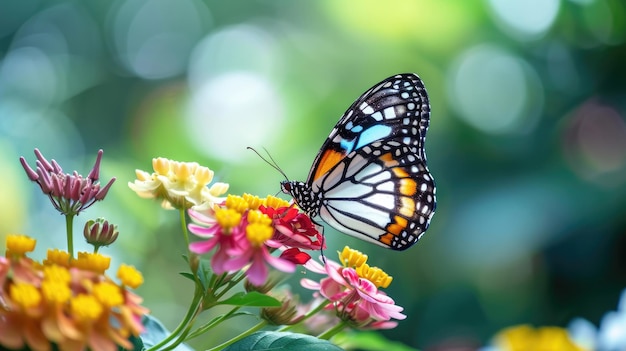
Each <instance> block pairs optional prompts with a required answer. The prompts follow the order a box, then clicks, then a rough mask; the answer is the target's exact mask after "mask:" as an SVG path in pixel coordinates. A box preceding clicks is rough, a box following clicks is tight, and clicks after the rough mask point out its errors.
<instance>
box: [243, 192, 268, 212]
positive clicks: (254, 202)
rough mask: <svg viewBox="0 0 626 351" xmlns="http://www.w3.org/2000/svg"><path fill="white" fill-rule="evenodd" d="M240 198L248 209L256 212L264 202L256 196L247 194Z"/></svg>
mask: <svg viewBox="0 0 626 351" xmlns="http://www.w3.org/2000/svg"><path fill="white" fill-rule="evenodd" d="M242 197H243V199H244V200H245V201H246V202H247V203H248V207H249V208H250V209H251V210H257V209H258V208H259V206H261V205H263V204H264V202H265V199H261V198H260V197H258V196H255V195H251V194H247V193H246V194H243V196H242Z"/></svg>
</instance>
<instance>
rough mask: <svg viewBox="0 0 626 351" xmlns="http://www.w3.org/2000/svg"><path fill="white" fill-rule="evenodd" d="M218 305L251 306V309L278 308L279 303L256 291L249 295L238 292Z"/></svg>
mask: <svg viewBox="0 0 626 351" xmlns="http://www.w3.org/2000/svg"><path fill="white" fill-rule="evenodd" d="M219 304H220V305H233V306H251V307H280V306H281V303H280V301H278V300H276V299H275V298H273V297H271V296H267V295H263V294H261V293H259V292H256V291H251V292H249V293H244V292H238V293H236V294H234V295H233V296H231V297H229V298H227V299H225V300H222V301H220V302H219Z"/></svg>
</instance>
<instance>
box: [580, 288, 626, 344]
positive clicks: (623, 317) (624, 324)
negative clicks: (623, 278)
mask: <svg viewBox="0 0 626 351" xmlns="http://www.w3.org/2000/svg"><path fill="white" fill-rule="evenodd" d="M568 330H569V334H570V335H571V338H572V340H574V341H575V342H576V343H577V344H578V345H581V346H583V347H584V348H586V349H589V350H602V351H617V350H624V349H626V289H624V290H623V291H622V293H621V296H620V299H619V302H618V306H617V310H616V311H609V312H607V313H606V314H605V315H604V316H603V317H602V319H601V320H600V326H599V327H598V328H596V327H595V326H594V325H593V324H592V323H591V322H589V321H588V320H586V319H584V318H575V319H574V320H572V321H571V322H570V323H569V325H568Z"/></svg>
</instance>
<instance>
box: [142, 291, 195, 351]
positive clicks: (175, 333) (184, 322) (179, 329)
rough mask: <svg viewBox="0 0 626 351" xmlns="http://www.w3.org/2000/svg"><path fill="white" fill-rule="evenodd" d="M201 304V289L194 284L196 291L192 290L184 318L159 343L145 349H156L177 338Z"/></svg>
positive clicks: (151, 350) (149, 350) (152, 350)
mask: <svg viewBox="0 0 626 351" xmlns="http://www.w3.org/2000/svg"><path fill="white" fill-rule="evenodd" d="M201 304H202V291H201V290H200V289H199V288H198V287H197V286H196V291H195V292H194V296H193V300H192V301H191V304H190V305H189V309H188V310H187V314H186V315H185V318H183V320H182V321H181V322H180V324H178V326H177V327H176V329H174V331H173V332H172V333H170V335H169V336H168V337H167V338H165V339H163V340H161V341H160V342H159V343H157V344H156V345H154V346H152V347H151V348H149V349H147V350H146V351H154V350H158V349H159V348H161V347H162V346H164V345H167V344H168V343H169V342H170V341H172V340H174V339H175V338H177V337H178V335H179V334H181V333H182V332H184V331H185V330H187V329H188V328H189V323H190V322H191V321H192V320H193V319H194V318H195V317H196V315H197V314H198V312H199V311H200V306H201Z"/></svg>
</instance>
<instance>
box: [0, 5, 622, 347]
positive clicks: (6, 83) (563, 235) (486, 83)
mask: <svg viewBox="0 0 626 351" xmlns="http://www.w3.org/2000/svg"><path fill="white" fill-rule="evenodd" d="M625 39H626V4H625V3H624V1H623V0H529V1H523V2H522V1H514V0H485V1H452V0H443V1H435V0H430V1H429V0H404V1H403V0H393V1H377V0H360V1H334V0H321V1H316V2H313V1H308V2H305V1H288V0H280V1H268V0H266V1H197V0H126V1H119V0H118V1H98V0H88V1H60V0H56V1H55V0H47V1H44V0H4V1H2V2H0V161H1V164H2V169H3V173H4V174H5V181H4V182H2V183H1V184H2V185H0V187H1V188H0V192H1V193H2V196H3V200H4V201H2V202H0V229H1V231H0V233H1V234H0V236H3V235H4V234H6V233H12V232H18V233H26V234H29V235H33V236H36V237H37V238H38V239H39V246H38V250H37V253H36V255H39V257H42V256H44V255H45V248H46V247H51V246H54V247H62V248H64V247H65V239H64V235H63V230H64V220H63V218H62V217H60V216H59V215H58V214H57V213H56V212H54V210H52V208H51V206H50V204H49V202H48V201H47V199H46V198H45V197H44V196H42V195H41V194H40V193H39V190H38V188H37V187H36V186H35V185H34V184H32V183H30V182H29V181H28V180H27V179H26V177H25V176H24V173H23V170H22V169H21V167H20V165H19V162H18V157H19V156H20V155H25V156H26V157H27V159H28V160H29V161H30V162H31V164H34V156H33V154H32V150H33V149H34V148H35V147H37V148H40V149H41V150H42V152H43V153H44V155H46V156H47V157H49V158H54V159H56V160H57V161H58V162H60V164H61V165H62V166H63V167H64V169H65V170H66V171H68V172H69V171H71V170H74V169H77V170H79V171H80V172H81V173H83V174H86V173H87V172H88V171H89V169H90V167H91V165H92V163H93V160H94V159H95V154H96V152H97V150H98V149H100V148H102V149H104V160H103V177H102V181H103V182H106V181H108V179H109V178H110V177H114V176H115V177H117V178H118V180H117V182H116V184H115V185H114V187H113V189H112V191H111V192H110V193H109V195H108V197H107V199H106V201H104V202H101V203H97V204H96V205H94V206H93V207H92V208H90V209H89V210H88V211H87V212H85V213H83V214H81V215H80V216H79V218H78V224H77V228H82V223H84V222H85V221H86V220H87V219H89V218H95V217H98V216H104V217H106V218H107V219H109V220H110V221H112V222H115V223H118V224H119V227H120V231H121V235H120V238H119V240H118V243H117V244H116V245H115V246H114V247H111V248H109V249H105V250H104V253H105V254H111V255H113V256H114V264H113V265H114V266H117V265H119V263H120V262H126V263H130V264H134V265H136V266H137V267H138V268H140V269H141V270H142V272H143V273H144V275H145V278H146V283H145V284H144V286H142V287H141V288H140V289H139V290H138V293H139V294H140V295H142V296H143V297H144V298H145V304H146V305H147V306H148V307H149V308H151V310H152V312H153V314H154V315H156V316H157V317H158V318H160V319H162V320H163V322H164V323H165V324H166V325H167V326H168V327H169V328H173V327H174V326H175V325H176V323H177V321H179V320H180V318H181V317H182V315H183V313H184V309H185V307H186V302H187V301H188V299H189V297H190V295H191V293H192V291H191V289H192V285H191V284H190V283H188V282H187V281H185V280H184V279H183V278H182V277H180V276H179V275H178V274H177V272H179V271H183V270H185V264H184V262H183V261H182V260H181V258H180V255H181V254H182V253H183V252H184V250H185V247H184V244H183V240H182V236H181V234H180V231H179V227H178V222H177V213H175V212H165V211H163V210H161V209H160V207H159V206H158V204H157V203H155V202H151V201H147V200H142V199H139V198H138V197H137V196H136V195H135V194H134V193H133V192H132V191H131V190H130V189H129V188H128V187H127V185H126V184H127V183H128V182H129V181H132V180H133V179H134V170H135V169H137V168H138V169H143V170H146V171H150V172H151V159H152V158H153V157H158V156H163V157H168V158H172V159H176V160H180V161H197V162H199V163H201V164H203V165H206V166H208V167H210V168H211V169H213V170H215V174H216V177H215V178H216V180H219V181H225V182H228V183H230V184H231V188H230V193H233V194H241V193H244V192H249V193H253V194H257V195H260V196H265V195H266V194H275V193H276V192H277V191H279V182H280V181H281V180H282V178H281V176H280V174H278V173H277V172H276V171H275V170H274V169H272V168H271V167H270V166H268V165H267V164H265V163H264V162H263V161H262V160H260V159H259V157H258V156H256V155H255V154H253V153H252V152H250V151H248V150H246V146H253V147H255V148H259V149H260V148H263V147H265V148H267V149H268V150H269V152H270V153H271V155H272V156H273V157H274V158H275V159H276V161H277V162H278V163H279V165H280V166H281V167H282V168H283V170H284V171H285V172H286V173H287V174H288V175H289V177H291V178H292V179H301V180H304V179H305V177H306V175H307V174H308V171H309V167H310V166H311V162H312V160H313V158H314V156H315V154H316V153H317V150H318V148H319V146H320V145H321V144H322V142H323V141H324V139H325V138H326V136H327V134H328V132H329V131H330V129H331V128H332V127H333V125H334V124H335V123H336V121H337V120H338V118H339V117H340V116H341V114H342V113H343V112H344V111H345V109H346V108H347V107H348V106H349V105H350V104H351V103H352V102H353V101H354V100H355V99H356V98H357V97H358V96H359V94H361V93H362V92H364V91H365V90H366V89H368V88H369V87H370V86H372V85H373V84H375V83H377V82H378V81H380V80H382V79H384V78H386V77H388V76H390V75H393V74H396V73H403V72H415V73H417V74H419V75H420V77H421V78H422V79H423V80H424V82H425V84H426V87H427V89H428V92H429V95H430V99H431V105H432V116H431V127H430V131H429V133H428V138H427V143H426V148H427V152H428V160H429V166H430V169H431V171H432V173H433V175H434V176H435V180H436V182H437V186H438V192H437V194H438V200H439V203H438V208H437V213H436V214H435V216H434V218H433V221H432V225H431V228H430V229H429V231H428V233H427V234H426V235H425V236H424V237H423V239H422V240H421V242H420V243H419V244H418V245H416V246H415V247H413V248H411V249H410V250H407V251H404V252H392V251H388V250H385V249H382V248H378V247H374V246H372V245H369V244H365V243H362V242H358V241H357V240H353V239H352V238H350V237H347V236H345V235H342V234H339V233H337V232H336V231H333V230H331V229H330V228H327V230H326V236H327V240H328V244H329V249H328V251H327V255H329V257H330V258H335V254H334V251H336V250H340V249H341V248H342V247H343V245H345V244H348V245H350V246H352V247H355V248H358V249H360V250H362V251H364V252H366V253H368V254H369V256H370V263H371V264H372V265H376V266H379V267H381V268H383V269H384V270H386V271H387V272H388V273H389V274H390V275H392V276H394V282H393V284H392V285H391V287H390V289H388V292H389V294H390V295H391V296H392V297H393V298H394V299H395V300H396V302H397V303H398V304H399V305H401V306H404V307H405V312H406V314H407V315H408V318H407V319H406V320H405V321H402V322H400V324H399V326H398V327H397V328H396V329H393V330H390V331H386V332H384V334H385V335H386V336H387V337H388V338H390V339H393V340H397V341H402V342H404V343H406V344H408V345H411V346H413V347H420V348H423V349H426V350H445V349H452V348H453V347H459V348H458V349H462V347H466V348H470V349H471V348H472V347H475V346H477V345H481V344H483V343H485V342H486V341H487V340H488V338H489V337H490V336H491V335H493V334H494V333H495V332H496V331H497V330H499V329H500V328H502V327H504V326H508V325H512V324H517V323H533V324H535V325H561V326H563V325H566V324H567V323H568V322H569V321H570V320H571V318H573V317H575V316H582V317H585V318H588V319H589V320H591V321H592V322H594V323H596V324H597V323H598V321H599V319H600V318H601V316H602V315H603V313H605V312H606V311H608V310H611V309H614V308H615V306H616V303H617V300H618V296H619V293H620V291H621V289H623V288H624V287H626V269H625V268H626V258H625V257H626V256H625V254H626V240H625V237H624V233H625V231H626V211H625V209H626V123H625V118H624V114H625V111H626V68H625V67H626V66H625V65H626V45H625V44H624V41H625ZM77 235H78V234H77ZM79 239H81V238H80V236H79ZM80 241H82V240H80ZM79 248H81V249H83V250H88V249H89V248H88V247H87V246H86V245H84V244H83V243H82V242H81V244H80V245H79ZM294 284H297V280H296V281H294ZM308 294H310V293H309V292H306V291H303V292H301V295H302V298H303V299H304V300H307V299H308V296H309V295H308ZM246 323H250V325H251V324H252V323H253V321H252V319H251V318H250V320H244V321H239V322H234V323H229V324H228V325H227V326H226V327H225V328H224V329H223V330H221V331H220V333H219V334H218V333H212V334H210V335H206V336H203V337H201V338H199V339H198V340H194V341H192V342H191V345H192V346H193V347H196V348H198V349H201V348H205V347H207V346H208V345H211V344H214V343H215V342H219V341H221V340H223V338H225V337H227V336H229V335H235V334H237V333H239V331H241V330H243V329H245V328H246V327H247V324H246Z"/></svg>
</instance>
